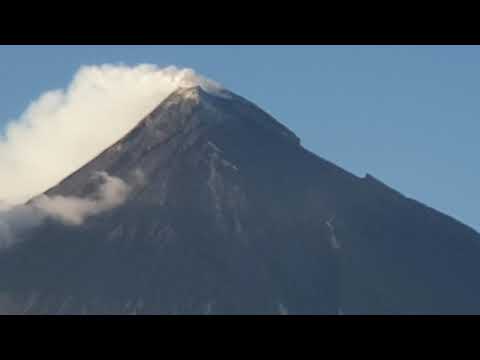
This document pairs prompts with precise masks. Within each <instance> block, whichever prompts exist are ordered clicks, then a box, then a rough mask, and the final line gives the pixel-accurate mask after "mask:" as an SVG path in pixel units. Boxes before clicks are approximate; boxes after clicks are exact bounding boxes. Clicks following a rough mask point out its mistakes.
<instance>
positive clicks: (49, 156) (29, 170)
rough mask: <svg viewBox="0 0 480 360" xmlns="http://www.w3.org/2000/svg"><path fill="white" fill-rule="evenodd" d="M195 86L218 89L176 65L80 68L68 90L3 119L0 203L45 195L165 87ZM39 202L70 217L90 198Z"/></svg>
mask: <svg viewBox="0 0 480 360" xmlns="http://www.w3.org/2000/svg"><path fill="white" fill-rule="evenodd" d="M196 85H199V86H202V87H203V88H204V89H205V90H206V91H210V92H215V91H217V90H219V89H221V87H220V86H219V85H218V84H216V83H215V82H213V81H211V80H208V79H206V78H204V77H202V76H200V75H197V74H196V73H195V72H194V71H193V70H191V69H179V68H176V67H174V66H169V67H166V68H159V67H157V66H155V65H148V64H143V65H138V66H133V67H130V66H124V65H111V64H106V65H100V66H84V67H81V68H80V69H79V70H78V71H77V72H76V74H75V75H74V77H73V80H72V81H71V83H70V84H69V85H68V87H67V88H66V89H60V90H52V91H48V92H46V93H44V94H42V95H41V96H40V97H39V98H38V99H36V100H35V101H33V102H32V103H31V104H30V106H28V108H27V109H26V110H25V111H24V112H23V114H22V115H21V116H20V117H19V118H18V119H16V120H11V121H9V122H8V124H9V125H8V126H7V128H6V131H5V134H4V136H3V137H0V169H1V175H0V200H3V201H5V202H7V203H8V204H10V205H13V204H20V203H22V202H25V201H26V200H28V199H30V198H32V197H33V196H35V195H37V194H40V193H42V192H44V191H45V190H47V189H48V188H50V187H51V186H53V185H55V184H56V183H58V182H59V181H61V180H62V179H63V178H65V177H66V176H68V175H69V174H71V173H72V172H74V171H75V170H77V169H78V168H80V167H81V166H82V165H84V164H85V163H87V162H88V161H90V160H91V159H93V158H94V157H95V156H96V155H98V154H99V153H100V152H101V151H103V150H104V149H105V148H107V147H108V146H110V145H111V144H113V143H114V142H115V141H117V140H118V139H119V138H121V137H122V136H123V135H125V134H126V133H127V132H128V131H129V130H131V129H132V128H133V127H134V126H135V125H136V124H137V123H138V122H139V121H140V120H141V119H142V118H143V117H144V116H145V115H147V114H148V113H149V112H150V111H151V110H153V109H154V108H155V107H156V106H157V105H158V104H159V103H160V102H161V101H162V100H163V99H165V98H166V97H167V96H168V95H169V94H170V93H171V92H173V91H175V90H176V89H177V88H179V87H190V86H196ZM42 199H43V200H42ZM38 202H40V203H42V204H43V205H44V206H45V208H46V209H50V210H52V211H54V209H57V207H62V208H65V209H69V210H65V211H66V214H65V216H64V220H66V219H67V218H68V219H70V220H72V221H73V222H75V221H78V220H79V219H80V218H81V216H80V217H79V218H76V217H75V216H73V217H72V216H70V215H71V214H70V212H73V213H75V214H77V212H84V213H89V212H91V211H92V210H91V209H92V205H91V203H90V202H88V201H85V202H82V203H81V204H80V203H79V202H77V201H75V202H74V203H72V202H69V201H66V200H65V199H62V198H56V199H50V201H47V200H45V199H44V198H40V199H39V200H38ZM38 202H37V203H38ZM59 204H61V206H60V205H59ZM72 204H75V205H72ZM105 206H106V204H105ZM69 214H70V215H69Z"/></svg>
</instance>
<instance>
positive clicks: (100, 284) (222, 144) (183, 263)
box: [0, 87, 480, 314]
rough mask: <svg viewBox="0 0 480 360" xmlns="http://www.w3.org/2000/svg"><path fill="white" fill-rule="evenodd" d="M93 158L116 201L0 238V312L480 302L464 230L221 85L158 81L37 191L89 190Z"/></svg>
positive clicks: (262, 310) (322, 308) (301, 310)
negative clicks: (98, 143)
mask: <svg viewBox="0 0 480 360" xmlns="http://www.w3.org/2000/svg"><path fill="white" fill-rule="evenodd" d="M98 171H105V172H107V173H108V174H110V175H111V176H116V177H119V178H121V179H123V180H124V181H127V182H129V183H130V184H131V186H132V189H131V192H130V193H129V197H128V199H127V201H126V202H125V203H124V204H123V205H121V206H119V207H117V208H114V209H112V210H110V211H107V212H103V213H101V214H99V215H96V216H93V217H90V218H88V219H87V220H86V222H85V223H84V224H82V225H80V226H68V225H63V224H61V223H59V222H57V221H53V220H50V221H48V222H47V223H46V224H44V225H43V226H41V227H37V228H35V229H34V230H33V231H32V232H30V233H29V234H26V235H25V237H26V238H25V239H24V241H23V242H21V243H18V244H17V245H16V246H14V247H12V248H10V249H7V250H6V251H3V252H2V253H0V274H1V275H0V313H26V314H72V313H73V314H104V313H107V314H280V313H289V314H337V313H339V312H342V313H345V314H350V313H472V312H475V313H480V286H479V285H477V281H476V277H477V275H479V274H480V265H479V261H478V260H479V259H480V248H479V243H480V236H479V235H478V234H477V233H475V232H474V231H473V230H471V229H470V228H468V227H466V226H464V225H462V224H460V223H458V222H456V221H455V220H453V219H451V218H449V217H447V216H445V215H442V214H440V213H438V212H436V211H434V210H432V209H430V208H427V207H425V206H423V205H421V204H419V203H417V202H415V201H413V200H410V199H408V198H406V197H404V196H402V195H401V194H399V193H397V192H395V191H394V190H391V189H389V188H388V187H387V186H385V185H383V184H382V183H380V182H379V181H378V180H376V179H374V178H373V177H371V176H367V177H366V178H358V177H356V176H353V175H352V174H350V173H348V172H346V171H344V170H342V169H340V168H338V167H336V166H335V165H333V164H331V163H329V162H327V161H325V160H323V159H320V158H319V157H317V156H315V155H313V154H311V153H310V152H308V151H306V150H305V149H303V148H302V147H301V145H300V142H299V139H298V138H297V137H296V136H295V134H293V133H292V132H291V131H290V130H288V129H287V128H285V127H284V126H283V125H281V124H280V123H279V122H277V121H276V120H274V119H273V118H272V117H271V116H269V115H268V114H266V113H265V112H263V111H262V110H261V109H259V108H258V107H257V106H255V105H254V104H252V103H250V102H248V101H247V100H245V99H243V98H241V97H239V96H237V95H235V94H233V93H231V92H228V91H223V92H222V93H217V94H211V93H207V92H205V91H203V90H202V89H201V88H200V87H195V88H188V89H180V90H178V91H176V92H174V93H173V94H172V95H171V96H169V97H168V98H167V99H166V100H165V101H164V102H162V104H160V105H159V106H158V108H156V109H155V110H154V111H153V112H152V113H151V114H150V115H149V116H147V117H146V118H145V119H144V120H142V121H141V122H140V123H139V124H138V126H137V127H136V128H135V129H133V130H132V131H131V132H130V133H129V134H127V135H126V136H125V137H124V138H122V139H121V140H119V141H118V142H117V143H116V144H114V145H112V146H111V147H110V148H108V149H107V150H105V151H104V152H103V153H102V154H100V155H99V156H98V157H97V158H95V159H94V160H92V161H91V162H89V163H88V164H87V165H85V166H84V167H82V168H81V169H79V170H78V171H77V172H75V173H74V174H72V175H71V176H69V177H68V178H66V179H65V180H64V181H62V182H61V183H60V184H58V185H57V186H55V187H54V188H52V189H50V190H49V191H48V192H47V194H48V195H50V196H53V195H64V196H78V197H85V196H89V195H90V194H92V193H93V192H94V191H95V186H96V185H95V183H94V182H92V174H94V173H95V172H98ZM132 179H133V180H132Z"/></svg>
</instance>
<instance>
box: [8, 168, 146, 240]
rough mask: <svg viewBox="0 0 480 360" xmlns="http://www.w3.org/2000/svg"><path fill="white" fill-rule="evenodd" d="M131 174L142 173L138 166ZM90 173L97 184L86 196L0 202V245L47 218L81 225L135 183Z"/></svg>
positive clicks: (119, 201)
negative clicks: (90, 193)
mask: <svg viewBox="0 0 480 360" xmlns="http://www.w3.org/2000/svg"><path fill="white" fill-rule="evenodd" d="M134 174H135V176H136V177H138V176H143V173H142V172H141V171H140V170H135V172H134ZM94 176H96V177H98V178H100V184H99V186H98V188H97V189H96V191H95V193H94V194H92V195H91V196H89V197H85V198H81V197H77V196H61V195H55V196H47V195H40V196H37V197H35V198H34V199H32V201H31V202H29V203H28V204H27V205H16V206H13V207H7V206H5V205H4V206H3V207H2V208H1V209H0V249H1V248H5V247H9V246H11V245H12V244H14V243H15V242H17V241H19V240H20V239H21V234H22V232H23V231H25V230H27V229H30V228H32V227H35V226H38V225H40V224H42V223H43V222H44V221H45V220H46V219H47V218H51V219H54V220H56V221H60V222H62V223H64V224H66V225H70V226H77V225H81V224H83V222H84V221H85V220H86V219H87V218H88V217H91V216H94V215H97V214H100V213H102V212H104V211H108V210H111V209H113V208H115V207H117V206H120V205H122V204H123V203H124V202H125V201H126V200H127V197H128V195H129V193H130V191H131V188H132V186H135V185H137V184H138V183H137V184H135V183H134V184H132V185H130V184H127V183H126V182H124V181H123V180H122V179H120V178H117V177H114V176H110V175H108V174H107V173H106V172H99V173H97V174H95V175H94Z"/></svg>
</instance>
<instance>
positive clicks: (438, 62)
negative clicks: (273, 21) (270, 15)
mask: <svg viewBox="0 0 480 360" xmlns="http://www.w3.org/2000/svg"><path fill="white" fill-rule="evenodd" d="M119 62H121V63H126V64H131V65H134V64H137V63H154V64H159V65H170V64H174V65H177V66H187V67H192V68H194V69H195V70H197V71H198V72H200V73H202V74H204V75H206V76H208V77H210V78H212V79H214V80H217V81H218V82H220V83H222V84H223V85H224V86H226V87H227V88H229V89H230V90H232V91H234V92H236V93H238V94H240V95H242V96H244V97H246V98H248V99H250V100H253V101H254V102H255V103H257V104H258V105H260V106H261V107H262V108H264V109H265V110H267V111H268V112H270V113H271V114H272V115H274V116H275V117H276V118H277V119H278V120H280V121H281V122H283V123H284V124H286V125H287V126H288V127H289V128H290V129H292V130H293V131H294V132H295V133H296V134H297V135H298V136H299V137H300V138H301V139H302V143H303V145H304V146H305V147H306V148H308V149H310V150H311V151H313V152H315V153H316V154H318V155H320V156H321V157H324V158H326V159H328V160H330V161H332V162H335V163H337V164H338V165H340V166H342V167H344V168H345V169H347V170H349V171H351V172H353V173H354V174H356V175H358V176H364V175H365V173H366V172H368V173H370V174H372V175H374V176H376V177H377V178H379V179H380V180H382V181H384V182H386V183H387V184H389V185H390V186H392V187H394V188H396V189H397V190H399V191H400V192H402V193H404V194H405V195H407V196H409V197H413V198H415V199H417V200H419V201H421V202H423V203H426V204H427V205H429V206H432V207H434V208H436V209H438V210H440V211H442V212H445V213H447V214H449V215H452V216H454V217H455V218H457V219H459V220H460V221H462V222H464V223H466V224H468V225H470V226H472V227H474V228H476V229H477V230H480V213H479V205H478V201H479V200H480V186H479V185H480V183H479V180H480V166H479V161H478V157H479V150H480V144H479V134H480V66H479V64H480V47H478V46H471V47H468V46H465V47H463V46H441V47H438V46H19V47H15V46H0V64H1V66H0V133H1V130H2V128H3V127H4V125H5V123H6V122H7V120H8V119H11V118H15V117H18V115H19V114H20V113H21V112H22V111H23V110H24V109H25V107H26V106H27V105H28V103H29V102H30V101H31V100H33V99H35V98H36V97H37V96H38V95H39V94H41V93H42V92H44V91H46V90H49V89H55V88H62V87H65V86H66V85H67V84H68V83H69V82H70V79H71V77H72V75H73V74H74V72H75V71H76V69H77V68H78V67H79V66H80V65H87V64H100V63H119Z"/></svg>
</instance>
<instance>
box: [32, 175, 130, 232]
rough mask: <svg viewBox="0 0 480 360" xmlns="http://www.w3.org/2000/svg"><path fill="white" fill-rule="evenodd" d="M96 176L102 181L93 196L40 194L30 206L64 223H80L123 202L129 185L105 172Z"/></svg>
mask: <svg viewBox="0 0 480 360" xmlns="http://www.w3.org/2000/svg"><path fill="white" fill-rule="evenodd" d="M98 176H100V177H101V178H102V180H103V183H102V184H101V185H100V186H99V188H98V190H97V192H96V194H94V196H93V197H89V198H80V197H76V196H61V195H56V196H47V195H40V196H38V197H36V198H34V199H33V200H32V202H31V206H32V207H34V208H36V209H38V210H39V211H40V212H42V213H43V214H45V215H46V216H50V217H52V218H55V219H58V220H60V221H62V222H63V223H65V224H70V225H80V224H82V223H83V222H84V221H85V219H86V218H88V217H90V216H93V215H96V214H99V213H101V212H103V211H106V210H110V209H113V208H114V207H117V206H119V205H121V204H123V203H124V202H125V200H126V198H127V196H128V193H129V191H130V186H129V185H127V184H126V183H125V182H124V181H123V180H122V179H120V178H116V177H113V176H109V175H108V174H107V173H105V172H101V173H99V174H98Z"/></svg>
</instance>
